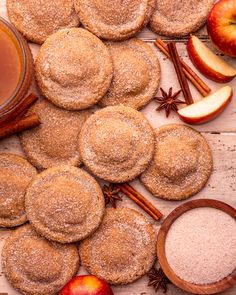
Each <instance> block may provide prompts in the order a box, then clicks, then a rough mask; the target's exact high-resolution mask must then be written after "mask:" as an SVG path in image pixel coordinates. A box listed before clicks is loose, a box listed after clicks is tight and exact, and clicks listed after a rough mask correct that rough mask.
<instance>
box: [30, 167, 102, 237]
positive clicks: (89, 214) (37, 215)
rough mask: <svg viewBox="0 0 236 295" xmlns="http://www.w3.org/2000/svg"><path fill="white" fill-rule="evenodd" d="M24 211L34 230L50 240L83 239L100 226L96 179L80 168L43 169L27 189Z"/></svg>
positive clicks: (99, 198) (100, 204)
mask: <svg viewBox="0 0 236 295" xmlns="http://www.w3.org/2000/svg"><path fill="white" fill-rule="evenodd" d="M25 206H26V212H27V216H28V219H29V221H30V223H31V225H32V226H33V227H34V228H35V230H36V231H37V232H38V233H39V234H41V235H42V236H44V237H46V238H47V239H49V240H53V241H56V242H60V243H70V242H75V241H79V240H82V239H84V238H86V237H87V236H88V235H90V234H91V233H92V232H94V231H95V230H96V229H97V228H98V226H99V225H100V223H101V221H102V218H103V214H104V208H105V205H104V196H103V193H102V191H101V188H100V186H99V184H98V183H97V182H96V180H95V179H94V178H93V177H92V176H90V175H89V174H88V173H87V172H85V171H83V170H82V169H79V168H76V167H72V166H71V167H70V166H58V167H53V168H49V169H47V170H45V171H44V172H42V173H41V174H39V175H38V177H36V178H35V180H34V181H33V183H32V184H31V186H29V187H28V190H27V193H26V200H25Z"/></svg>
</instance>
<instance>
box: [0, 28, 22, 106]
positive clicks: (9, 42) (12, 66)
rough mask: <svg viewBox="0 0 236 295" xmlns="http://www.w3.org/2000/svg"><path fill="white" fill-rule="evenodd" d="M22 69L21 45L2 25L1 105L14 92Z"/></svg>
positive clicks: (0, 32)
mask: <svg viewBox="0 0 236 295" xmlns="http://www.w3.org/2000/svg"><path fill="white" fill-rule="evenodd" d="M22 70H23V69H22V57H21V54H20V47H19V45H18V44H17V41H16V39H15V37H14V36H13V35H12V33H11V32H8V31H7V29H6V28H4V27H2V26H1V25H0V106H1V105H2V104H3V103H5V102H6V101H7V100H8V99H9V98H10V97H11V96H12V95H13V94H14V92H15V90H16V88H17V86H18V84H19V81H20V78H21V75H22Z"/></svg>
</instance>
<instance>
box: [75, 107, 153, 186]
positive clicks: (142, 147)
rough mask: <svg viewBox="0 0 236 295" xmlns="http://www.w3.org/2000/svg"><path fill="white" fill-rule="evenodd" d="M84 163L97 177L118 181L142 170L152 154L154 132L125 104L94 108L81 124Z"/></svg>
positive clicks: (131, 177)
mask: <svg viewBox="0 0 236 295" xmlns="http://www.w3.org/2000/svg"><path fill="white" fill-rule="evenodd" d="M79 149H80V155H81V158H82V161H83V163H84V164H85V165H86V166H87V167H88V168H89V169H90V170H91V171H92V173H94V174H95V175H97V176H98V177H100V178H102V179H105V180H107V181H109V182H114V183H119V182H126V181H129V180H132V179H134V178H135V177H137V176H138V175H139V174H140V173H142V172H143V171H144V170H145V169H146V168H147V166H148V164H149V162H150V161H151V159H152V157H153V153H154V133H153V129H152V127H151V125H150V124H149V122H148V121H147V119H146V118H145V117H144V116H143V115H142V114H141V113H140V112H138V111H136V110H134V109H133V108H130V107H125V106H122V105H120V106H112V107H107V108H104V109H102V110H99V111H97V112H96V113H95V114H93V115H92V116H90V117H89V118H88V120H87V121H86V122H85V124H84V125H83V127H82V130H81V132H80V140H79Z"/></svg>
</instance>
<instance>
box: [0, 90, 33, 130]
mask: <svg viewBox="0 0 236 295" xmlns="http://www.w3.org/2000/svg"><path fill="white" fill-rule="evenodd" d="M37 99H38V97H37V96H36V95H35V94H34V93H30V94H29V95H28V96H26V97H25V98H24V99H22V101H21V102H20V103H19V104H18V105H17V107H16V109H15V110H14V111H13V112H11V113H10V114H9V116H7V117H6V119H5V120H4V121H2V122H0V127H2V126H5V124H6V123H7V122H10V121H13V120H15V119H17V118H20V117H22V116H23V115H24V114H25V113H26V112H27V111H28V109H29V108H30V107H31V105H32V104H33V103H34V102H35V101H36V100H37Z"/></svg>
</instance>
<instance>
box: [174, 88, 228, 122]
mask: <svg viewBox="0 0 236 295" xmlns="http://www.w3.org/2000/svg"><path fill="white" fill-rule="evenodd" d="M232 97H233V91H232V88H231V87H229V86H225V87H223V88H221V89H220V90H218V91H216V92H214V93H212V94H211V95H209V96H207V97H205V98H203V99H202V100H200V101H198V102H196V103H193V104H191V105H188V106H187V107H184V108H182V109H180V110H178V115H179V117H180V118H181V119H182V120H183V121H184V122H186V123H188V124H201V123H206V122H209V121H211V120H213V119H214V118H215V117H217V116H218V115H219V114H220V113H221V112H222V111H223V110H224V109H225V108H226V106H227V105H228V104H229V103H230V101H231V100H232Z"/></svg>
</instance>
